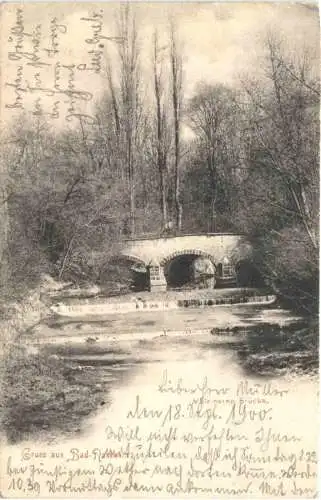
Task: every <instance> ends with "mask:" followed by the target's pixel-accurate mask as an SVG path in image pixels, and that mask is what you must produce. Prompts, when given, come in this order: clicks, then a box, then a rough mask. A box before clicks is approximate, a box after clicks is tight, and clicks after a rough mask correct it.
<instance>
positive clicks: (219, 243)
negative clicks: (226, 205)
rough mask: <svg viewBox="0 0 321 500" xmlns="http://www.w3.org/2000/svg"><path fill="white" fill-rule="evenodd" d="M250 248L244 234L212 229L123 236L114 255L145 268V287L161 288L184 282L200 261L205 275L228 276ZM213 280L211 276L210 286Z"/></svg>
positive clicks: (246, 255) (247, 255) (244, 257)
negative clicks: (128, 238) (176, 234)
mask: <svg viewBox="0 0 321 500" xmlns="http://www.w3.org/2000/svg"><path fill="white" fill-rule="evenodd" d="M251 252H252V247H251V245H250V244H249V242H248V241H247V240H246V238H245V237H244V236H242V235H237V234H230V233H215V234H200V235H195V234H193V235H179V236H166V237H158V238H157V237H151V238H148V237H144V238H136V239H131V240H125V241H124V242H123V245H122V249H121V251H120V254H119V255H118V256H117V257H116V258H117V259H121V260H126V261H128V262H130V263H133V264H136V266H137V268H138V267H140V268H141V269H144V268H145V269H146V270H147V272H148V277H149V278H148V279H149V289H150V290H153V289H162V290H164V289H166V287H167V285H169V284H171V285H172V286H174V285H175V283H176V282H177V283H176V284H184V280H185V282H187V281H188V278H189V277H190V270H191V269H192V268H193V265H194V268H195V265H196V264H197V263H198V267H199V266H200V262H201V261H202V262H203V268H204V269H205V274H206V275H207V277H208V278H209V279H210V277H211V275H212V276H216V277H219V276H220V277H221V278H222V279H224V277H225V278H228V277H232V276H233V273H234V271H235V269H236V268H237V266H238V264H239V263H240V262H241V261H244V260H246V259H248V258H249V257H250V255H251ZM206 263H207V264H206ZM204 266H205V267H204ZM206 266H207V267H206ZM196 267H197V266H196ZM211 269H212V270H211ZM216 281H217V280H216V279H214V281H213V280H212V282H211V283H212V285H210V287H212V286H213V287H214V286H215V282H216Z"/></svg>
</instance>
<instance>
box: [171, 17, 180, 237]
mask: <svg viewBox="0 0 321 500" xmlns="http://www.w3.org/2000/svg"><path fill="white" fill-rule="evenodd" d="M170 65H171V73H172V108H173V122H174V123H173V126H174V183H175V189H174V200H175V209H176V228H177V230H178V231H180V230H181V228H182V216H183V206H182V202H181V193H180V160H181V118H182V98H183V85H182V83H183V82H182V76H183V65H182V57H181V54H180V53H179V50H178V47H177V35H176V29H175V25H174V23H173V22H171V23H170Z"/></svg>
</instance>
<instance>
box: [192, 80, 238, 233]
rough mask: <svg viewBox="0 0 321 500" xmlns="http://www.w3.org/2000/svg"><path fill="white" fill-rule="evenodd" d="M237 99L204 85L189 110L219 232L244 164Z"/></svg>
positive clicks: (226, 90) (224, 89)
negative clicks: (219, 225) (239, 172)
mask: <svg viewBox="0 0 321 500" xmlns="http://www.w3.org/2000/svg"><path fill="white" fill-rule="evenodd" d="M235 98H236V96H235V92H234V91H233V90H231V89H230V88H228V87H224V86H222V85H201V86H200V87H199V88H198V92H197V93H196V94H195V96H194V97H193V98H192V99H191V100H190V103H189V107H188V117H189V120H190V121H189V123H190V126H191V128H192V130H193V132H194V134H195V137H196V148H197V156H198V158H199V161H201V162H202V163H203V164H205V165H206V168H207V170H208V177H209V180H210V186H209V190H208V191H209V193H210V198H211V212H212V224H213V227H212V230H216V229H217V228H216V227H215V226H216V223H215V221H216V216H217V214H220V213H222V212H224V214H226V215H227V214H228V212H229V209H230V207H231V204H232V202H233V193H232V192H231V188H232V187H233V184H234V183H235V181H236V180H237V176H238V170H239V167H240V163H241V145H240V142H241V141H240V133H239V130H240V114H239V113H238V112H237V111H238V110H237V106H236V103H235Z"/></svg>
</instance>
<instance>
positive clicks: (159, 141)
mask: <svg viewBox="0 0 321 500" xmlns="http://www.w3.org/2000/svg"><path fill="white" fill-rule="evenodd" d="M162 51H163V49H162V48H160V47H159V41H158V34H157V31H155V32H154V37H153V71H154V93H155V104H156V163H157V168H158V172H159V179H160V207H161V212H162V225H163V228H165V227H166V224H167V171H168V165H167V161H168V151H169V141H168V116H167V114H168V109H166V103H165V102H164V101H165V97H164V82H163V75H162V70H163V65H162Z"/></svg>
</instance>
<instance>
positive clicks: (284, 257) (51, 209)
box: [0, 6, 320, 314]
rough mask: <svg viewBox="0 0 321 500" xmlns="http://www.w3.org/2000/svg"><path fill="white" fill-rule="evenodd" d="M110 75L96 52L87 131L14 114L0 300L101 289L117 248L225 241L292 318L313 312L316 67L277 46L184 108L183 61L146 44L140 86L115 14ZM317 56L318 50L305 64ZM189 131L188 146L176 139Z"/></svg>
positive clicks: (5, 150)
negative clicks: (246, 243)
mask: <svg viewBox="0 0 321 500" xmlns="http://www.w3.org/2000/svg"><path fill="white" fill-rule="evenodd" d="M117 29H118V33H117V37H118V40H120V42H119V43H117V44H115V50H116V56H117V66H115V64H114V61H113V60H112V59H111V58H109V57H108V53H107V51H106V55H105V68H104V82H105V83H104V92H103V94H102V95H98V96H97V98H96V101H95V106H94V110H93V114H92V118H91V119H90V120H89V119H86V118H79V120H78V124H77V126H75V127H73V128H68V127H67V126H66V127H65V128H64V129H63V130H62V129H57V128H55V127H54V126H53V123H52V122H49V121H48V120H46V119H45V118H44V117H41V116H36V117H35V116H32V115H30V114H25V115H23V116H20V117H19V119H17V120H15V122H14V123H13V124H12V125H11V126H10V127H9V128H8V130H6V131H5V132H6V133H5V135H6V137H5V140H4V141H3V143H2V148H1V164H2V167H1V177H2V179H1V181H0V185H1V192H0V196H1V198H2V199H1V200H0V223H1V226H2V228H1V231H2V234H1V236H2V243H1V245H0V251H1V254H0V257H1V263H0V265H1V268H0V271H1V289H0V294H1V300H3V301H6V300H8V298H12V297H19V296H20V295H23V294H24V293H25V291H26V290H28V289H30V288H32V287H36V286H37V282H38V280H39V279H40V276H41V275H42V274H43V273H49V274H50V275H52V276H54V277H55V278H58V279H61V280H71V281H74V282H76V283H83V282H90V283H101V282H103V281H104V280H106V279H107V277H108V273H109V272H108V256H110V255H112V254H113V253H115V252H117V248H119V246H120V245H121V242H122V240H123V239H124V238H130V237H135V236H139V235H146V234H153V235H161V234H163V232H164V231H165V230H167V229H168V228H170V231H172V232H173V233H174V234H182V233H183V234H193V233H208V232H235V233H241V234H245V235H247V237H248V238H249V239H250V240H251V241H253V242H254V247H255V252H254V255H253V265H255V266H256V267H257V268H258V269H259V270H260V272H261V274H262V275H263V277H264V280H265V282H266V284H267V285H269V286H271V287H272V288H273V289H274V290H275V291H276V292H277V293H278V294H279V296H280V297H282V298H283V300H284V301H285V302H286V303H287V304H288V305H289V306H290V307H292V308H293V309H296V310H300V311H301V312H305V313H307V314H311V313H316V311H317V310H318V274H319V233H318V227H319V220H318V217H319V107H320V87H319V75H318V66H319V64H318V54H317V53H315V54H312V53H311V51H307V50H305V49H304V48H302V51H301V53H293V51H291V50H290V49H289V47H288V45H287V43H286V40H282V39H280V38H279V37H278V35H277V34H275V33H267V34H266V37H265V39H264V41H263V42H262V53H263V54H264V57H263V58H262V57H261V59H260V61H259V62H258V65H259V68H260V71H258V75H257V77H256V76H255V77H254V76H248V75H244V78H241V79H240V82H239V85H238V86H237V87H228V86H226V85H222V84H208V83H204V82H203V83H202V81H200V83H199V85H198V86H197V87H196V88H195V91H194V93H193V95H192V96H191V97H188V98H187V97H186V93H185V91H184V89H185V84H186V82H185V79H184V48H183V45H182V44H181V41H180V39H179V36H178V33H177V29H176V26H175V24H174V23H173V22H170V23H169V28H168V33H167V43H166V44H165V45H164V43H163V38H162V40H161V39H160V35H159V33H157V31H155V32H154V35H153V44H152V47H151V48H150V72H149V73H148V75H146V74H144V67H145V66H144V65H142V54H141V48H140V47H141V45H140V29H139V25H138V23H137V22H136V20H135V15H134V12H133V11H132V9H130V8H129V7H128V6H127V7H125V8H123V9H121V10H120V13H119V17H118V23H117ZM316 52H317V51H316ZM186 131H188V133H187V132H186Z"/></svg>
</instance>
